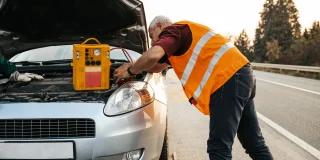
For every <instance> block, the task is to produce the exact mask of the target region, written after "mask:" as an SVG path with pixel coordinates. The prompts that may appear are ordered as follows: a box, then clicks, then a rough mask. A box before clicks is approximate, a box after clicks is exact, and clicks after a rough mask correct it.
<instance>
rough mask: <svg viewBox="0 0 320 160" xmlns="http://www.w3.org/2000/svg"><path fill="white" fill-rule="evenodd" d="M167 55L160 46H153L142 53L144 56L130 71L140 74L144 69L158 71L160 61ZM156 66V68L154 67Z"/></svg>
mask: <svg viewBox="0 0 320 160" xmlns="http://www.w3.org/2000/svg"><path fill="white" fill-rule="evenodd" d="M164 55H165V51H164V50H163V48H162V47H160V46H153V47H151V48H150V49H149V50H148V51H147V52H146V53H144V54H142V56H141V57H140V58H139V59H138V60H137V61H136V62H135V63H134V64H133V65H132V67H131V69H130V71H131V72H132V73H133V74H138V73H140V72H143V71H148V70H149V69H150V68H151V67H152V68H151V69H150V70H149V71H158V70H160V69H161V68H162V67H163V65H161V67H159V66H157V63H158V61H159V60H160V59H161V58H162V57H163V56H164ZM153 66H155V68H153Z"/></svg>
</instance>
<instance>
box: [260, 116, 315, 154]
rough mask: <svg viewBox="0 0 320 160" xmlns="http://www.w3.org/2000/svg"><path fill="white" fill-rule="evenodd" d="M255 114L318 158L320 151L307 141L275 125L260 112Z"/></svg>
mask: <svg viewBox="0 0 320 160" xmlns="http://www.w3.org/2000/svg"><path fill="white" fill-rule="evenodd" d="M257 116H258V118H259V119H261V120H262V121H264V122H265V123H267V124H268V125H269V126H271V127H272V128H274V129H275V130H277V131H278V132H279V133H281V134H282V135H283V136H285V137H287V138H288V139H290V140H291V141H292V142H294V143H295V144H297V145H298V146H300V147H301V148H303V149H304V150H306V151H307V152H309V153H310V154H311V155H313V156H314V157H316V158H317V159H320V151H319V150H317V149H315V148H314V147H312V146H311V145H309V144H308V143H306V142H304V141H303V140H301V139H300V138H298V137H296V136H295V135H293V134H291V133H290V132H289V131H287V130H285V129H284V128H282V127H281V126H279V125H277V124H276V123H274V122H273V121H271V120H270V119H268V118H267V117H265V116H263V115H262V114H260V113H258V112H257Z"/></svg>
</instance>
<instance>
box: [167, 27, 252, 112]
mask: <svg viewBox="0 0 320 160" xmlns="http://www.w3.org/2000/svg"><path fill="white" fill-rule="evenodd" d="M175 24H187V25H188V26H189V28H190V30H191V33H192V43H191V46H190V47H189V49H188V51H187V52H186V53H184V54H183V55H181V56H173V55H172V56H170V57H169V61H170V63H171V65H172V68H173V69H174V71H175V73H176V74H177V76H178V78H179V80H180V82H181V84H182V86H183V90H184V92H185V94H186V96H187V98H188V99H189V101H190V103H192V104H193V105H195V106H196V108H197V109H198V110H200V111H201V112H202V113H203V114H205V115H209V114H210V109H209V103H210V95H211V94H212V93H214V92H215V91H216V90H217V89H219V88H220V87H221V86H222V85H223V84H224V83H226V82H227V81H228V80H229V79H230V78H231V77H232V76H233V75H234V74H235V73H236V72H237V71H238V70H239V69H240V68H241V67H243V66H244V65H246V64H247V63H249V60H248V59H247V58H246V57H245V56H244V55H243V54H242V53H241V52H240V51H239V50H238V49H237V48H236V47H235V46H234V45H233V43H232V42H229V40H228V39H226V38H224V37H223V36H221V35H219V34H217V33H215V32H214V31H212V30H211V29H210V28H209V27H207V26H204V25H201V24H197V23H194V22H190V21H180V22H176V23H175Z"/></svg>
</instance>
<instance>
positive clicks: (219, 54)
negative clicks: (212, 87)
mask: <svg viewBox="0 0 320 160" xmlns="http://www.w3.org/2000/svg"><path fill="white" fill-rule="evenodd" d="M232 47H234V45H233V44H232V42H228V43H226V44H225V45H223V46H222V47H221V48H220V49H219V51H218V52H217V53H216V54H214V56H213V58H212V59H211V61H210V65H209V66H208V69H207V71H206V73H205V74H204V76H203V78H202V80H201V82H200V85H199V87H198V88H197V90H196V91H195V93H194V95H193V97H194V98H195V99H196V100H198V98H199V96H200V94H201V92H202V88H203V86H205V85H206V83H207V82H208V79H209V77H210V74H209V73H211V72H212V70H213V68H214V66H215V65H216V64H217V63H218V61H219V60H220V58H221V57H222V56H223V54H224V53H226V52H227V51H228V50H229V49H231V48H232Z"/></svg>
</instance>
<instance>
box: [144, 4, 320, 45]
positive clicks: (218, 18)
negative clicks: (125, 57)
mask: <svg viewBox="0 0 320 160" xmlns="http://www.w3.org/2000/svg"><path fill="white" fill-rule="evenodd" d="M142 2H143V3H144V8H145V12H146V17H147V23H148V25H149V24H150V22H151V21H152V19H153V18H154V17H155V16H157V15H164V16H167V17H169V18H171V19H172V21H180V20H190V21H194V22H197V23H201V24H203V25H206V26H208V27H210V28H212V29H213V30H214V31H216V32H218V33H220V34H222V35H232V36H238V35H239V34H240V32H241V31H242V30H243V29H245V30H246V32H247V34H248V35H249V38H250V39H251V40H252V39H253V38H254V34H255V28H257V26H258V22H259V20H260V14H259V12H261V11H262V9H263V4H264V2H265V0H219V1H218V0H142ZM294 2H295V4H296V7H297V9H298V10H299V16H300V18H299V22H300V24H301V26H302V29H303V30H304V28H305V27H307V28H309V27H311V26H312V23H313V22H314V20H317V21H320V0H294Z"/></svg>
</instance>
